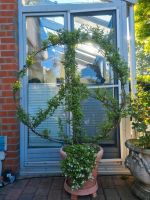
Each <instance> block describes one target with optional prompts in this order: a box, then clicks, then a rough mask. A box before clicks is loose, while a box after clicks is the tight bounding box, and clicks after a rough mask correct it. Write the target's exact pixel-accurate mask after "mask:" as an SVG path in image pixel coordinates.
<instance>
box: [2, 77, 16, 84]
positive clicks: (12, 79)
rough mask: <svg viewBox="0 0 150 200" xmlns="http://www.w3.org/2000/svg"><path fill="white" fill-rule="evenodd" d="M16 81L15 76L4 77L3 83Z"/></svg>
mask: <svg viewBox="0 0 150 200" xmlns="http://www.w3.org/2000/svg"><path fill="white" fill-rule="evenodd" d="M15 81H16V78H15V77H3V78H2V83H7V84H8V83H14V82H15Z"/></svg>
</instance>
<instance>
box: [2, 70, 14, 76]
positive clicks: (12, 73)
mask: <svg viewBox="0 0 150 200" xmlns="http://www.w3.org/2000/svg"><path fill="white" fill-rule="evenodd" d="M0 77H16V72H14V71H0Z"/></svg>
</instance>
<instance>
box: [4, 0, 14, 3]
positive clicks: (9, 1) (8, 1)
mask: <svg viewBox="0 0 150 200" xmlns="http://www.w3.org/2000/svg"><path fill="white" fill-rule="evenodd" d="M1 3H17V0H1Z"/></svg>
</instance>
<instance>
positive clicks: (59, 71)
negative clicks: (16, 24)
mask: <svg viewBox="0 0 150 200" xmlns="http://www.w3.org/2000/svg"><path fill="white" fill-rule="evenodd" d="M61 28H64V18H63V17H61V16H60V17H28V18H27V21H26V29H27V53H30V52H32V51H33V50H36V49H39V48H40V46H41V43H42V41H43V40H46V39H47V38H48V34H49V33H50V32H55V31H56V30H58V29H61ZM63 53H64V48H63V47H62V46H56V47H49V48H48V49H47V50H45V51H43V52H41V53H39V54H37V56H36V58H35V62H34V65H33V66H32V67H31V68H30V69H29V83H53V84H57V83H59V82H60V79H61V78H64V67H63V65H62V63H61V59H62V56H63Z"/></svg>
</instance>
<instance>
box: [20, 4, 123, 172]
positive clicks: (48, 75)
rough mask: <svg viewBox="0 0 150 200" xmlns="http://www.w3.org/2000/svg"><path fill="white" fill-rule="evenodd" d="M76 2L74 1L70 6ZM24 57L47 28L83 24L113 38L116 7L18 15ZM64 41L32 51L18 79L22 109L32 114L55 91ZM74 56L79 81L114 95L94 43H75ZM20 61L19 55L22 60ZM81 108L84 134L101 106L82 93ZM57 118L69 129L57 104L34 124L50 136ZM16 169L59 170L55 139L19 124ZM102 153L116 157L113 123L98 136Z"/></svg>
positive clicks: (94, 126) (95, 123)
mask: <svg viewBox="0 0 150 200" xmlns="http://www.w3.org/2000/svg"><path fill="white" fill-rule="evenodd" d="M75 8H76V6H75ZM23 20H24V22H23V23H24V24H25V27H24V31H23V32H24V39H25V41H24V44H25V45H23V49H24V58H25V57H26V55H27V54H28V53H30V52H32V51H33V50H35V49H38V48H39V47H40V45H41V43H42V41H43V40H45V39H47V38H48V34H49V33H53V32H55V31H56V30H59V29H62V28H65V29H68V30H73V29H77V28H79V27H81V26H83V25H86V26H91V27H96V26H99V27H101V28H102V29H103V30H104V32H106V33H109V32H111V31H112V33H113V34H112V40H113V41H114V44H115V45H117V44H116V38H117V35H116V12H115V11H105V12H104V11H98V12H97V11H94V12H90V11H89V12H87V11H86V12H75V11H71V10H70V11H64V12H56V13H54V12H50V14H49V13H47V14H43V13H41V14H40V15H39V14H37V13H34V15H32V14H25V15H24V18H23ZM63 54H64V47H63V46H57V47H49V48H48V49H47V50H46V51H43V52H42V53H39V54H37V56H36V58H35V61H34V64H33V66H32V67H31V68H30V69H29V71H28V76H27V78H26V79H25V80H24V90H26V91H27V93H26V94H27V95H25V93H24V92H23V101H22V102H23V104H24V107H25V109H26V110H27V111H28V112H29V113H30V114H31V115H34V114H35V113H36V112H38V110H39V109H40V108H45V107H46V106H47V101H48V99H49V98H52V97H53V96H54V95H55V94H57V92H58V90H59V83H60V79H61V78H65V72H64V67H63V64H62V62H61V60H62V58H63ZM76 61H77V63H78V69H79V73H80V75H81V81H82V82H83V83H85V84H87V86H88V88H89V89H90V90H91V92H92V91H94V90H95V89H96V88H98V87H100V88H106V89H107V90H109V92H110V93H111V94H112V95H113V96H115V97H116V98H118V93H119V84H118V81H117V79H116V77H115V75H114V74H113V72H112V70H111V68H110V66H109V63H107V61H106V60H105V58H104V57H103V55H102V54H101V53H100V51H99V50H98V49H97V46H96V45H95V44H92V43H89V42H86V43H85V44H82V45H78V47H77V49H76ZM22 63H25V60H24V61H23V62H22ZM82 107H83V111H84V124H83V127H84V128H85V131H86V132H87V134H89V135H93V134H97V132H98V130H99V126H100V125H101V123H102V122H103V120H104V119H105V116H106V114H105V110H104V108H103V106H102V104H100V103H99V102H98V101H96V100H95V99H93V98H91V97H90V98H88V99H87V100H86V101H84V102H83V103H82ZM60 118H61V119H62V123H63V127H64V131H65V133H67V134H68V135H69V134H70V131H69V130H70V127H68V126H67V125H66V123H65V120H64V119H65V118H66V113H65V110H64V107H63V106H59V107H58V109H57V110H56V111H55V113H54V115H53V116H52V117H48V118H47V119H46V120H45V121H44V122H42V124H40V125H39V126H38V127H37V131H39V132H42V131H43V130H45V129H46V131H47V132H48V133H49V134H50V135H51V136H52V137H54V138H57V137H58V134H59V123H58V121H59V119H60ZM21 145H22V151H21V173H22V174H27V173H31V174H33V173H34V172H35V173H43V172H44V173H45V172H48V173H57V172H60V163H59V162H60V155H59V149H60V146H61V144H60V143H58V142H55V141H51V142H49V141H47V140H45V139H41V138H40V137H38V136H36V135H35V134H34V133H32V132H31V131H29V130H28V129H27V128H26V127H25V126H23V125H21ZM101 145H102V146H103V147H104V150H105V154H104V158H113V159H114V158H120V141H119V127H118V128H116V130H115V131H114V133H113V134H112V137H111V138H110V139H109V141H103V142H102V143H101Z"/></svg>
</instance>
